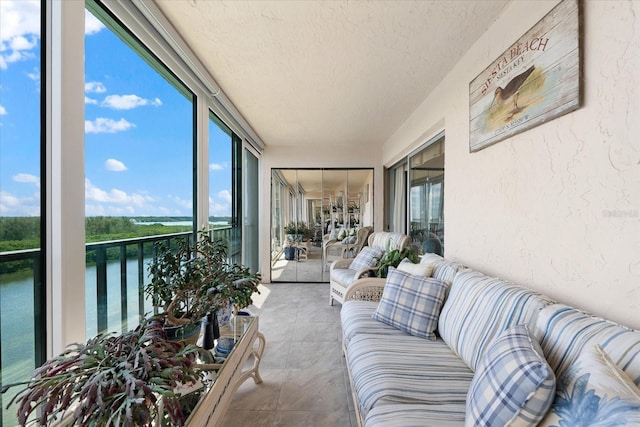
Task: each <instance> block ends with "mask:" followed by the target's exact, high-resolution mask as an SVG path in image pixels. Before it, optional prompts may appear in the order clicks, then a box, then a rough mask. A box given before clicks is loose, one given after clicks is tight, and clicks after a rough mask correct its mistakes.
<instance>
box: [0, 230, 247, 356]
mask: <svg viewBox="0 0 640 427" xmlns="http://www.w3.org/2000/svg"><path fill="white" fill-rule="evenodd" d="M211 235H212V237H213V238H217V239H222V240H224V241H225V242H227V245H228V246H227V254H228V256H229V258H230V260H232V261H234V262H240V259H241V249H242V244H241V240H240V233H239V230H238V229H237V228H233V227H223V228H216V229H213V230H211ZM193 238H194V234H193V233H192V232H184V233H172V234H164V235H157V236H149V237H139V238H133V239H122V240H111V241H106V242H98V243H88V244H87V245H86V259H87V277H86V280H87V283H90V282H89V281H90V280H91V281H93V280H94V279H93V278H92V277H91V276H92V275H93V269H94V268H95V306H87V312H88V313H92V312H94V313H96V315H95V321H96V323H95V324H94V325H90V324H87V331H88V332H89V331H96V332H104V331H108V330H109V329H110V328H109V314H110V313H109V305H108V300H109V297H110V291H113V289H114V288H116V287H118V288H119V294H120V296H119V300H120V301H119V310H118V311H119V312H120V327H119V328H117V329H120V330H122V331H126V330H129V329H132V328H134V327H135V326H137V324H138V322H139V320H140V319H142V317H143V316H144V315H145V314H146V312H147V311H148V308H149V305H150V304H149V303H147V304H145V296H144V294H143V292H142V289H143V287H144V285H145V283H146V280H147V268H146V264H147V263H148V262H149V261H150V260H151V259H152V257H153V256H154V249H153V248H154V246H155V244H156V243H157V242H164V244H165V245H168V246H169V247H174V246H175V245H176V243H177V240H178V239H189V240H190V241H191V239H193ZM11 262H30V263H31V265H32V270H31V271H32V273H33V275H32V276H33V281H32V283H33V286H32V289H26V290H25V291H24V292H29V293H31V292H33V307H34V308H33V310H27V311H25V313H31V312H33V315H32V316H33V318H32V319H23V321H25V322H27V323H30V324H32V325H37V321H38V319H41V316H42V313H41V310H40V309H39V307H43V305H42V302H43V301H42V298H44V284H43V282H42V280H41V277H40V268H39V262H40V249H30V250H21V251H11V252H3V253H0V266H2V265H5V263H11ZM132 265H135V266H137V268H136V269H135V270H137V271H136V272H135V274H136V276H135V280H130V279H132V278H131V277H129V276H130V275H131V272H130V271H129V270H130V269H131V266H132ZM107 267H109V268H107ZM0 271H1V270H0ZM114 273H115V274H114ZM114 276H116V277H114ZM27 280H28V279H27ZM114 284H116V286H114ZM117 284H119V286H117ZM132 288H133V289H134V290H135V293H137V298H136V300H135V301H132V298H130V297H128V295H130V294H131V292H132ZM89 289H90V288H89V287H88V288H87V294H88V295H90V294H92V293H93V292H92V291H91V292H90V291H89ZM111 297H112V298H113V295H111ZM90 299H92V298H90ZM132 303H133V304H134V305H135V306H136V308H135V311H136V313H137V317H138V321H137V322H135V323H134V324H133V323H132V322H131V316H130V315H128V313H129V310H130V309H133V307H130V306H131V304H132ZM2 322H3V319H2V316H0V338H1V337H2V334H3V333H5V334H6V333H14V331H7V330H5V329H3V325H2ZM111 329H112V330H113V329H114V328H113V325H112V327H111ZM44 330H45V328H42V327H39V326H36V327H35V328H34V333H35V334H36V336H35V337H34V341H35V343H36V344H35V345H36V349H35V353H36V354H44V353H43V350H44V349H43V348H41V347H40V346H41V344H44V342H45V339H44V337H43V336H39V335H38V334H42V333H44ZM87 335H88V336H91V335H93V334H90V333H88V334H87ZM37 359H39V358H37ZM1 363H2V355H1V354H0V364H1ZM0 366H1V365H0Z"/></svg>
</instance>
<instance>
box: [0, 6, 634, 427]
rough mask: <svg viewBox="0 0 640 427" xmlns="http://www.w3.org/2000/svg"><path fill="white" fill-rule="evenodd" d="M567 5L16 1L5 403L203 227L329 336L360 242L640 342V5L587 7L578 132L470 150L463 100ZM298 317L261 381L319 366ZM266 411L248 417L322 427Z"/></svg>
mask: <svg viewBox="0 0 640 427" xmlns="http://www.w3.org/2000/svg"><path fill="white" fill-rule="evenodd" d="M566 2H568V1H565V2H562V1H557V0H549V1H539V2H520V1H514V0H492V1H482V2H451V1H407V2H404V1H403V2H393V1H305V2H283V1H242V2H224V1H220V2H217V1H216V2H213V1H210V2H208V1H197V0H193V1H188V2H186V1H185V2H171V1H162V0H137V1H133V2H128V1H106V0H105V1H100V0H86V1H78V2H76V1H73V2H72V1H67V2H58V1H47V0H34V1H8V0H6V1H5V0H3V1H2V2H0V7H1V8H2V9H1V11H0V19H1V21H0V22H1V30H0V33H1V40H0V43H1V50H0V54H1V58H0V76H1V81H0V244H1V245H2V246H1V247H0V312H1V317H0V338H1V347H2V350H1V351H0V367H1V375H0V379H1V380H2V384H7V383H11V382H15V381H19V380H23V379H25V378H27V377H28V376H29V375H30V374H31V372H32V371H33V369H34V368H35V367H37V366H39V365H40V364H41V363H43V362H44V361H45V360H47V359H48V358H50V357H52V356H53V355H56V354H59V353H60V352H61V351H63V349H64V348H65V347H66V346H67V345H68V344H70V343H74V342H84V341H86V340H87V339H89V338H90V337H92V336H94V335H95V334H97V333H99V332H105V331H113V332H120V331H125V330H130V329H132V328H134V327H135V326H136V325H137V324H138V322H139V320H140V317H141V315H144V314H145V313H148V312H149V311H150V310H153V308H152V305H151V303H150V301H149V300H148V299H145V297H144V295H142V294H141V293H140V292H139V289H140V285H143V284H144V282H145V281H146V280H147V276H146V273H145V272H146V268H147V267H146V263H147V261H148V257H149V256H150V254H151V251H152V247H153V244H154V242H155V241H159V240H162V241H169V240H171V239H175V238H177V237H180V236H182V237H184V236H193V235H194V234H195V233H196V232H197V231H198V230H201V229H204V228H206V229H210V230H211V232H212V234H213V235H215V236H216V237H220V238H223V239H225V241H226V242H228V248H227V250H228V252H229V255H230V258H231V259H233V260H235V261H237V262H239V263H242V264H243V265H245V266H247V267H248V268H249V269H250V270H251V271H253V272H260V273H261V274H262V285H261V286H263V288H262V289H263V290H264V292H262V293H261V295H260V296H258V297H257V301H260V302H261V303H262V304H265V307H267V304H272V303H273V302H272V301H273V298H274V297H275V296H276V295H278V298H282V299H283V300H286V301H287V304H288V305H291V304H299V305H300V307H303V306H307V307H309V306H313V307H315V305H314V304H316V303H317V301H321V304H322V306H323V307H324V306H327V310H331V313H333V315H334V316H337V317H335V318H332V320H330V321H327V322H323V321H320V324H319V325H317V326H318V327H319V328H322V327H323V326H326V324H325V323H335V322H338V320H336V319H338V318H339V315H340V314H339V313H340V309H341V306H340V305H337V306H335V307H333V308H329V307H328V304H326V301H327V296H328V286H327V283H328V282H329V274H330V268H329V264H330V261H332V260H333V258H331V256H334V257H336V258H342V257H343V256H346V255H345V254H354V253H355V252H357V250H356V249H354V248H358V249H359V248H360V247H361V246H358V245H356V246H354V247H348V248H344V247H342V246H337V247H336V246H334V247H333V248H332V249H327V247H328V245H327V241H328V239H329V237H328V236H329V235H330V234H331V232H332V231H333V230H336V231H337V230H339V229H345V231H346V233H349V231H350V230H354V231H353V232H352V234H353V236H352V237H354V238H355V237H356V236H355V230H356V229H359V228H362V227H370V229H371V231H372V232H376V231H390V232H399V233H404V234H407V235H409V236H411V238H412V241H413V243H415V244H416V247H417V248H418V250H419V251H420V252H425V253H427V252H436V253H439V254H440V255H443V256H444V257H445V258H447V259H452V260H455V261H457V262H460V263H462V264H464V265H465V266H468V267H470V268H474V269H477V270H481V271H483V272H484V273H486V274H488V275H492V276H496V277H501V278H503V279H505V280H509V281H512V282H514V283H518V284H521V285H523V286H526V287H527V288H529V289H532V290H534V291H537V292H540V293H542V294H545V295H547V296H549V297H551V298H553V299H554V300H556V301H559V302H563V303H565V304H568V305H571V306H574V307H577V308H579V309H581V310H585V311H587V312H589V313H593V314H595V315H597V316H602V317H605V318H607V319H610V320H612V321H615V322H617V323H620V324H622V325H624V326H627V327H630V328H635V329H638V328H640V315H639V314H638V313H640V285H639V284H640V259H639V256H640V255H639V254H640V166H639V165H640V122H639V121H638V120H636V119H635V118H636V117H638V115H639V114H640V103H639V101H638V99H640V97H639V96H638V95H639V94H638V87H640V81H639V75H640V71H639V70H640V42H639V39H638V37H637V34H638V31H640V28H639V25H640V23H639V20H638V18H637V16H639V15H640V6H639V3H638V2H635V1H633V0H630V1H624V0H615V1H578V2H577V5H578V9H579V32H578V33H577V42H578V47H579V49H578V50H579V73H578V74H577V75H576V76H575V81H576V84H577V87H578V88H579V93H578V101H577V105H576V108H572V109H570V110H568V111H566V112H565V113H563V114H560V115H557V116H556V117H553V118H550V119H548V120H542V121H540V122H539V123H537V124H536V125H535V126H531V127H528V128H527V129H525V130H524V131H521V132H517V133H513V134H510V135H509V136H508V137H506V138H502V139H500V140H498V141H492V142H491V143H490V144H487V145H486V146H482V147H481V148H479V149H476V148H474V147H472V145H471V141H472V140H473V138H474V136H473V133H474V129H473V126H471V121H472V117H471V116H472V114H471V111H472V108H473V105H472V101H471V100H470V87H471V86H470V85H471V84H472V83H473V82H474V81H476V79H477V78H478V76H480V75H481V74H482V73H483V72H485V71H486V69H487V67H489V66H490V65H491V64H493V63H494V62H495V61H496V60H497V59H498V58H500V57H501V55H503V54H504V53H505V52H506V51H507V50H508V49H509V48H510V47H511V46H512V45H513V44H514V43H516V42H517V41H518V40H519V39H520V38H521V37H522V36H523V35H524V34H525V33H527V31H528V30H529V29H531V28H533V27H535V26H536V25H537V24H538V23H539V21H541V20H542V19H543V18H544V17H545V16H547V15H548V14H549V13H550V12H552V11H553V10H554V8H555V7H556V6H558V5H559V4H561V3H566ZM502 86H503V87H504V85H502ZM491 95H492V96H493V93H491ZM495 96H497V95H495ZM445 172H446V173H445ZM299 223H302V224H304V227H305V229H306V231H305V233H306V236H305V238H300V239H297V238H295V237H294V238H291V237H288V236H291V235H293V236H296V235H297V233H287V232H286V229H287V226H288V225H290V224H299ZM82 224H85V226H84V227H83V226H82ZM141 227H148V230H149V231H147V232H146V233H145V234H144V236H143V235H142V234H140V231H139V230H140V228H141ZM163 227H164V230H168V231H163ZM134 229H135V230H138V231H134ZM132 233H134V234H135V237H131V236H133V235H134V234H132ZM356 242H357V240H353V241H351V243H350V244H351V245H355V244H356ZM360 243H362V242H360ZM341 245H342V243H341ZM343 246H347V245H343ZM336 249H337V250H338V251H337V252H335V250H336ZM332 251H333V252H332ZM349 251H351V252H349ZM328 253H329V255H327V254H328ZM332 253H337V254H338V255H332ZM296 286H297V288H296ZM285 289H286V291H284V290H285ZM301 290H304V292H302V291H301ZM324 293H327V295H325V294H324ZM269 298H272V299H271V301H269ZM291 298H293V299H291ZM285 308H286V307H284V306H280V309H282V310H283V311H282V312H283V313H285V314H286V316H284V315H283V316H275V317H274V318H273V319H278V321H277V322H276V321H275V320H273V321H266V323H265V329H264V332H265V336H266V340H267V343H268V344H267V349H266V350H267V353H266V354H265V358H267V357H275V356H268V352H269V351H270V350H272V351H273V353H272V354H277V355H279V356H278V357H280V356H282V358H284V359H286V356H285V355H282V354H281V353H279V350H278V349H277V348H275V349H274V343H278V342H287V344H286V345H288V346H289V347H288V348H293V347H295V346H298V347H299V350H300V351H299V353H298V355H301V354H309V353H305V351H307V352H311V353H312V352H313V350H311V349H313V348H314V347H313V345H311V344H310V343H307V344H300V342H297V343H296V339H295V337H296V336H299V335H300V334H303V333H302V332H301V331H298V332H296V328H295V326H294V323H295V318H292V317H291V316H293V314H292V313H294V312H293V311H290V310H286V309H285ZM257 309H258V311H260V310H259V309H260V307H258V308H257ZM265 309H266V308H265ZM298 309H299V307H297V308H296V310H298ZM266 310H267V312H269V310H270V309H266ZM295 313H300V311H295ZM312 313H316V312H315V311H313V310H312ZM316 314H317V313H316ZM265 316H266V312H265ZM318 316H319V317H320V318H322V316H324V315H318ZM325 320H326V319H325ZM270 323H277V324H278V326H280V328H275V327H274V329H271V331H275V332H272V334H274V335H276V336H277V337H276V338H274V339H272V344H271V346H270V345H269V342H270V338H269V334H268V331H269V329H268V326H269V324H270ZM285 325H286V326H285ZM338 326H339V325H338ZM285 332H288V333H289V335H290V337H288V338H287V339H283V338H282V337H280V336H279V335H278V334H281V333H285ZM317 334H319V335H322V332H317ZM305 336H306V335H305ZM292 337H293V341H291V338H292ZM305 339H306V338H305ZM330 340H331V341H332V342H333V341H335V342H336V343H337V342H338V340H339V336H338V335H335V337H334V336H333V335H331V338H330ZM304 342H306V341H304ZM305 345H306V346H307V347H305ZM316 345H317V343H316ZM315 348H317V347H315ZM270 363H272V364H270ZM283 363H284V362H283ZM301 366H306V365H304V363H303V362H302V361H301V362H300V364H299V365H297V366H295V369H300V368H301ZM265 367H266V371H267V373H268V374H270V375H272V376H278V375H285V368H286V367H285V366H280V365H278V362H276V361H271V362H269V360H268V359H267V364H266V366H263V368H265ZM343 368H344V367H343ZM269 369H271V371H270V370H269ZM276 371H277V372H276ZM345 372H346V368H345ZM289 374H290V372H286V375H289ZM345 375H347V374H346V373H345ZM270 379H271V380H273V377H271V378H270ZM285 383H286V381H285ZM346 383H348V381H346ZM248 386H251V387H259V386H258V385H254V384H253V382H247V384H245V385H244V386H243V388H242V389H241V391H242V392H247V393H251V390H249V391H247V389H248ZM290 387H292V388H293V389H295V388H296V387H300V385H299V383H296V382H295V381H294V382H292V383H291V384H290ZM317 387H320V385H317ZM278 392H279V393H281V394H282V393H284V392H283V389H282V388H281V389H278ZM344 393H348V385H347V386H345V390H344ZM289 394H290V395H295V391H290V390H289ZM8 400H9V398H8V397H7V395H5V394H3V395H2V397H1V398H0V403H2V407H3V412H2V413H3V417H2V423H1V424H0V425H7V426H8V425H14V424H15V418H14V413H13V412H14V411H13V410H8V409H7V408H6V406H7V403H8ZM267 400H268V399H265V402H266V401H267ZM285 400H286V399H285ZM312 400H313V399H312ZM320 400H321V399H320V398H319V397H317V396H316V403H317V402H319V401H320ZM346 401H350V397H349V396H346ZM346 401H345V403H344V406H340V407H339V411H338V412H339V413H340V415H341V416H340V417H339V421H336V419H333V421H330V422H329V421H326V420H327V418H321V417H320V418H313V417H312V418H309V419H313V420H315V421H309V422H310V423H311V424H314V423H315V424H316V425H323V424H322V422H320V421H318V420H319V419H322V420H325V421H326V422H327V423H329V424H324V425H350V423H354V424H353V425H355V423H356V422H357V421H356V420H355V416H354V415H353V412H354V408H353V404H352V403H351V402H349V403H348V404H347V403H346ZM269 402H270V403H269V405H271V404H272V403H273V402H271V401H269ZM287 402H288V401H287ZM327 404H328V403H327ZM265 405H266V403H265ZM269 405H267V406H268V409H269V410H268V411H267V410H265V412H263V413H260V411H259V410H257V409H255V408H252V409H251V410H245V411H244V412H243V411H242V410H237V411H236V412H237V413H243V414H244V415H247V413H250V414H251V415H257V416H258V417H263V418H264V419H269V420H272V423H273V424H274V425H276V424H277V420H281V421H282V420H284V418H283V417H285V415H286V414H291V415H292V416H293V415H295V416H297V417H299V418H293V419H295V420H297V421H296V422H293V421H288V422H289V424H288V425H296V423H297V422H302V421H300V420H302V419H306V418H304V417H303V416H302V415H301V413H306V412H308V413H309V414H311V415H314V416H316V415H317V416H319V415H318V414H317V413H318V412H327V413H328V412H331V410H329V409H328V408H327V407H323V406H322V405H320V406H314V404H310V406H308V407H307V408H306V409H300V408H298V407H296V406H295V405H292V406H291V405H290V406H287V403H286V402H284V403H283V402H280V406H278V402H276V403H273V405H275V406H269ZM341 405H342V404H341ZM231 408H232V410H233V408H234V406H233V404H232V406H231ZM238 408H239V407H237V406H236V409H238ZM277 408H281V409H282V411H278V409H277ZM239 409H243V408H239ZM232 410H231V411H228V412H233V411H232ZM334 412H335V411H334ZM294 413H295V414H294ZM244 415H243V416H244ZM307 415H308V414H307ZM342 415H346V418H345V417H342ZM230 416H231V415H230ZM350 416H351V418H350ZM265 417H266V418H265ZM278 417H280V418H278ZM300 417H301V418H300ZM238 420H239V418H238V419H236V420H233V419H232V418H228V419H227V422H228V423H233V422H235V423H239V422H240V421H238ZM282 422H283V423H285V424H286V422H285V421H282ZM332 423H333V424H332Z"/></svg>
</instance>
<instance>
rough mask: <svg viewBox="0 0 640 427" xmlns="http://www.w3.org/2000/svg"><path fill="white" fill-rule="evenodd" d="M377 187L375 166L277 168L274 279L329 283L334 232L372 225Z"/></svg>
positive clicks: (273, 191) (274, 183)
mask: <svg viewBox="0 0 640 427" xmlns="http://www.w3.org/2000/svg"><path fill="white" fill-rule="evenodd" d="M372 192H373V169H273V170H272V172H271V210H272V213H271V281H274V282H327V281H328V280H329V268H328V266H329V263H330V262H331V261H333V259H335V256H333V253H334V252H335V253H337V254H338V256H340V257H342V256H343V251H335V250H334V251H329V252H327V251H326V249H327V248H328V247H329V245H330V244H333V245H335V244H339V245H341V244H342V242H341V241H338V239H336V238H333V239H330V236H331V235H332V233H333V234H336V233H338V232H339V231H340V230H343V234H345V235H347V234H348V233H352V234H354V235H355V234H356V230H357V229H359V228H361V227H364V226H371V228H372V227H373V196H372ZM343 246H344V245H343ZM334 249H335V248H334ZM331 256H333V258H331Z"/></svg>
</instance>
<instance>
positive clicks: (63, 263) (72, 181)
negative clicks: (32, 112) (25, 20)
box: [45, 1, 85, 357]
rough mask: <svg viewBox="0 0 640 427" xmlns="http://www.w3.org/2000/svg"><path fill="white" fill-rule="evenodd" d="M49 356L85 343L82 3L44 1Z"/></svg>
mask: <svg viewBox="0 0 640 427" xmlns="http://www.w3.org/2000/svg"><path fill="white" fill-rule="evenodd" d="M46 49H47V70H46V77H45V78H46V88H47V91H46V105H47V108H46V110H47V111H46V147H47V153H46V156H47V159H46V162H47V178H48V179H47V192H46V194H47V196H46V197H47V207H48V215H47V219H46V220H47V234H48V235H47V239H46V241H47V246H48V248H47V249H48V250H47V251H46V253H47V263H46V264H47V275H46V277H47V305H48V307H49V311H48V322H47V325H48V326H47V327H48V329H49V331H48V333H47V336H48V337H49V342H48V343H47V354H48V357H50V356H52V355H54V354H59V353H60V352H62V351H63V350H64V348H65V347H66V346H67V345H68V344H70V343H73V342H83V341H85V230H84V210H85V208H84V55H82V54H78V52H84V2H62V1H60V2H58V1H52V2H47V43H46Z"/></svg>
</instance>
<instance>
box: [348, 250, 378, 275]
mask: <svg viewBox="0 0 640 427" xmlns="http://www.w3.org/2000/svg"><path fill="white" fill-rule="evenodd" d="M381 256H382V251H381V250H379V249H376V248H372V247H368V246H367V247H364V248H362V250H361V251H360V252H359V253H358V255H356V257H355V258H354V259H353V261H351V264H349V269H350V270H356V271H358V270H364V269H366V268H371V267H375V266H376V265H378V261H380V257H381Z"/></svg>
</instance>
